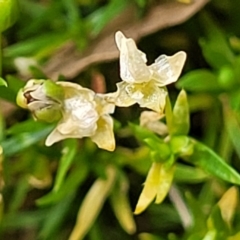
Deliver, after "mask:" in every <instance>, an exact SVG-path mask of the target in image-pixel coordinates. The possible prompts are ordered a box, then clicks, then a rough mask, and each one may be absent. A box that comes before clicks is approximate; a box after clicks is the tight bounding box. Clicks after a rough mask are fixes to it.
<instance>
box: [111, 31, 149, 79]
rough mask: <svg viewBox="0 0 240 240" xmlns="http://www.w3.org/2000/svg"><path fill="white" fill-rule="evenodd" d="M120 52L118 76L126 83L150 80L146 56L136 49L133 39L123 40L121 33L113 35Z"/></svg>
mask: <svg viewBox="0 0 240 240" xmlns="http://www.w3.org/2000/svg"><path fill="white" fill-rule="evenodd" d="M115 39H116V43H117V47H118V49H119V51H120V76H121V78H122V79H123V80H124V81H126V82H128V83H141V82H147V81H149V80H150V77H151V71H150V70H149V69H148V67H147V65H146V55H145V54H144V53H143V52H141V51H140V50H138V49H137V47H136V44H135V42H134V40H133V39H131V38H125V36H124V35H123V33H122V32H120V31H118V32H117V33H116V35H115Z"/></svg>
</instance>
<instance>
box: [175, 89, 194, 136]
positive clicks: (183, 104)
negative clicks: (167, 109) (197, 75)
mask: <svg viewBox="0 0 240 240" xmlns="http://www.w3.org/2000/svg"><path fill="white" fill-rule="evenodd" d="M189 128H190V120H189V107H188V101H187V94H186V92H185V91H184V90H181V92H180V93H179V95H178V97H177V100H176V103H175V105H174V108H173V117H172V129H171V135H187V134H188V131H189Z"/></svg>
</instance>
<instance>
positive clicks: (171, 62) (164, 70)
mask: <svg viewBox="0 0 240 240" xmlns="http://www.w3.org/2000/svg"><path fill="white" fill-rule="evenodd" d="M185 61H186V53H185V52H183V51H180V52H177V53H176V54H174V55H173V56H170V57H169V56H166V55H160V56H159V57H158V58H157V59H156V60H155V63H153V64H152V65H150V66H149V69H150V70H151V71H152V79H154V80H155V81H156V82H157V84H158V86H160V87H162V86H166V85H168V84H170V83H173V82H176V81H177V79H178V78H179V76H180V74H181V72H182V68H183V65H184V63H185Z"/></svg>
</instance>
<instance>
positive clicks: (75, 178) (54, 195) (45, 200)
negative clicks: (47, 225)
mask: <svg viewBox="0 0 240 240" xmlns="http://www.w3.org/2000/svg"><path fill="white" fill-rule="evenodd" d="M87 174H88V168H87V165H86V164H79V165H75V166H74V169H73V170H72V171H71V173H70V174H69V175H68V176H67V177H66V179H65V180H64V182H63V183H62V185H61V188H60V189H59V191H57V192H56V191H53V190H52V191H51V192H50V193H48V194H47V195H45V196H43V197H41V198H40V199H38V200H37V201H36V202H37V204H38V205H39V206H41V205H47V204H54V203H57V202H59V201H60V200H62V199H63V198H64V197H66V196H67V195H69V194H72V193H73V192H75V191H76V189H77V188H78V187H79V185H81V183H83V181H84V180H85V179H86V177H87Z"/></svg>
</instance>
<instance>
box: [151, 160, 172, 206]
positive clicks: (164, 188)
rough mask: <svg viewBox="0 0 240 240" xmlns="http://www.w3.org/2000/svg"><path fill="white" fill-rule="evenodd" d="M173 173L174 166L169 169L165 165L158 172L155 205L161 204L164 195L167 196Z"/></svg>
mask: <svg viewBox="0 0 240 240" xmlns="http://www.w3.org/2000/svg"><path fill="white" fill-rule="evenodd" d="M174 172H175V165H173V166H171V167H169V166H166V165H164V164H163V165H162V167H161V169H160V171H159V182H158V188H157V197H156V200H155V203H157V204H159V203H161V202H162V201H163V200H164V199H165V197H166V195H167V194H168V192H169V190H170V187H171V185H172V180H173V176H174Z"/></svg>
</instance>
